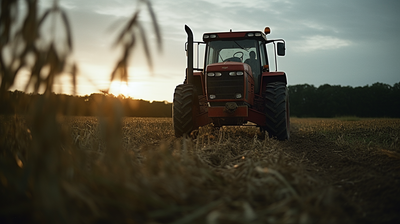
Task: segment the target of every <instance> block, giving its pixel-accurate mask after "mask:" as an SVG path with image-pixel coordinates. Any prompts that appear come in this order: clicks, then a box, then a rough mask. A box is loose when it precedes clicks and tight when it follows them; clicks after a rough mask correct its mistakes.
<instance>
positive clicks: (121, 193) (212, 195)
mask: <svg viewBox="0 0 400 224" xmlns="http://www.w3.org/2000/svg"><path fill="white" fill-rule="evenodd" d="M4 119H5V120H4ZM13 119H14V120H12V119H10V118H3V121H5V122H2V124H4V125H2V130H3V131H4V132H2V133H1V134H2V135H1V136H5V135H4V134H6V137H5V138H2V143H3V142H7V139H19V141H17V142H18V143H15V142H14V143H12V144H11V143H8V144H10V145H13V144H14V146H13V147H14V151H13V153H10V154H9V155H8V156H5V155H3V156H2V164H3V167H2V169H1V180H2V193H3V195H7V197H6V200H3V201H2V203H1V207H2V211H3V212H2V213H1V214H2V216H1V217H2V219H3V220H6V221H10V220H13V219H23V220H24V221H29V222H42V221H45V222H61V221H66V222H67V223H72V222H74V223H79V222H85V223H88V222H90V223H92V222H99V221H102V222H124V223H125V222H126V223H129V222H134V223H321V222H324V223H336V222H337V221H339V220H345V222H346V219H347V218H348V211H346V210H345V208H343V207H341V206H339V204H343V201H344V200H345V199H344V198H342V197H341V196H340V195H338V194H337V193H336V192H335V191H334V190H333V188H331V187H327V186H324V185H323V184H322V183H318V182H317V181H316V180H314V179H313V178H312V177H311V176H310V175H308V173H307V171H306V170H305V168H304V167H303V165H302V160H301V159H300V160H299V158H294V157H292V156H290V155H289V154H287V153H285V152H284V151H282V149H281V148H280V147H279V146H278V144H279V142H278V141H276V140H273V139H269V138H265V139H264V140H260V138H259V136H258V135H259V134H260V133H259V132H258V130H257V129H255V128H253V127H232V128H221V129H219V130H217V129H214V128H213V127H212V126H206V127H203V128H201V129H200V130H199V132H198V133H197V138H196V139H183V138H181V139H175V138H174V137H172V136H173V133H172V131H173V129H172V124H171V122H172V121H171V119H167V118H165V119H147V118H124V119H123V126H122V138H121V139H120V141H121V146H122V147H121V148H107V145H108V144H107V142H105V141H106V140H105V139H104V136H103V137H102V130H101V125H100V122H99V121H98V119H97V118H92V117H89V118H83V117H82V118H73V119H66V120H65V125H64V126H63V127H64V128H65V129H68V131H67V132H66V133H69V134H68V136H64V137H65V142H64V144H62V145H60V147H59V148H56V149H53V151H50V150H46V151H43V150H40V152H41V153H40V155H35V154H36V153H35V150H38V149H35V148H33V147H30V146H31V145H34V144H32V143H33V142H34V139H32V138H31V136H30V133H29V131H27V130H28V128H29V127H27V126H26V125H25V124H24V122H23V120H21V119H20V118H13ZM9 122H11V123H9ZM7 123H8V124H7ZM10 124H14V126H13V125H11V126H10ZM67 127H68V128H67ZM22 136H24V137H22ZM32 137H33V136H32ZM4 144H5V143H4ZM117 145H118V144H117ZM54 146H56V145H54ZM8 148H10V147H8ZM21 155H25V157H21ZM349 220H350V219H347V221H349Z"/></svg>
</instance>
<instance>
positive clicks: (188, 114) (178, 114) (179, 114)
mask: <svg viewBox="0 0 400 224" xmlns="http://www.w3.org/2000/svg"><path fill="white" fill-rule="evenodd" d="M197 107H198V98H197V94H196V90H195V88H194V86H193V85H190V84H181V85H178V86H177V87H176V88H175V93H174V101H173V105H172V117H173V125H174V131H175V136H176V137H182V136H184V135H189V134H190V133H191V132H192V131H193V130H194V128H195V127H194V124H195V122H194V117H195V114H196V108H197Z"/></svg>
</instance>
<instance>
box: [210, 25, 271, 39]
mask: <svg viewBox="0 0 400 224" xmlns="http://www.w3.org/2000/svg"><path fill="white" fill-rule="evenodd" d="M269 33H270V29H269V27H266V28H265V30H264V32H261V31H238V32H232V30H231V31H230V32H213V33H205V34H203V41H204V42H209V41H214V40H221V39H258V40H264V41H266V40H267V36H266V34H269Z"/></svg>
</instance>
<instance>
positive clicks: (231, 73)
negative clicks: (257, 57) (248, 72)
mask: <svg viewBox="0 0 400 224" xmlns="http://www.w3.org/2000/svg"><path fill="white" fill-rule="evenodd" d="M243 74H244V73H243V72H242V71H239V72H229V75H230V76H240V75H243Z"/></svg>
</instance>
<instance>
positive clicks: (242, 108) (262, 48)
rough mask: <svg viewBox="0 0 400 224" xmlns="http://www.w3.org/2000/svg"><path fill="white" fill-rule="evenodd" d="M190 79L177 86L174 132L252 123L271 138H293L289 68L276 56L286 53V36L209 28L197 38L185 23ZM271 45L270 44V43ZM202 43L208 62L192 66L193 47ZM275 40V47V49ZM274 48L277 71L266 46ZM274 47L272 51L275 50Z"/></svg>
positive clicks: (183, 133)
mask: <svg viewBox="0 0 400 224" xmlns="http://www.w3.org/2000/svg"><path fill="white" fill-rule="evenodd" d="M185 31H186V33H187V42H186V44H185V50H186V54H187V68H186V78H185V81H184V82H183V84H180V85H178V86H176V88H175V92H174V99H173V106H172V116H173V126H174V131H175V136H176V137H182V136H187V135H190V133H191V132H192V131H193V130H196V129H198V128H199V127H201V126H204V125H207V124H210V123H212V124H213V125H214V127H222V126H238V125H254V126H257V127H259V128H260V131H262V132H265V131H266V132H268V135H269V137H273V138H277V139H278V140H286V139H289V137H290V132H289V129H290V120H289V96H288V90H287V78H286V74H285V72H281V71H278V70H277V59H276V55H278V56H284V55H285V41H284V40H283V39H268V38H267V35H268V34H270V32H271V31H270V28H269V27H266V28H265V29H264V32H262V31H240V32H232V30H230V31H229V32H211V33H204V34H203V41H194V40H193V32H192V30H191V29H190V28H189V27H188V26H187V25H185ZM268 44H271V47H267V46H269V45H268ZM196 45H197V48H196V49H197V51H196V53H197V55H198V54H199V51H200V50H199V49H200V48H199V46H203V49H204V51H202V53H203V54H204V64H203V66H204V67H203V68H199V66H200V63H199V60H198V59H199V57H197V66H196V68H194V47H195V46H196ZM272 45H273V48H272ZM271 49H273V52H272V53H273V55H274V57H275V60H274V61H275V71H270V62H269V60H268V59H269V58H268V52H267V50H268V51H270V50H271ZM271 51H272V50H271Z"/></svg>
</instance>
